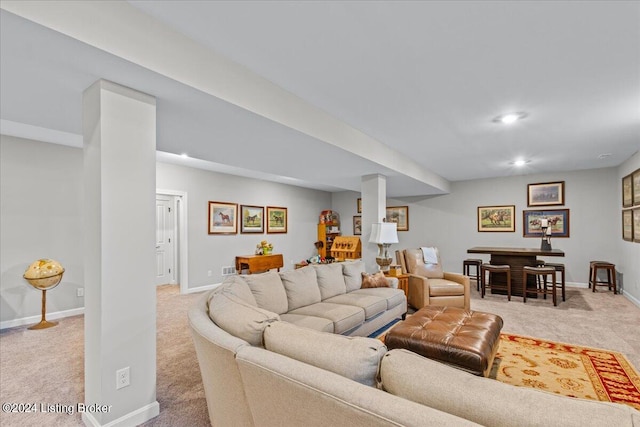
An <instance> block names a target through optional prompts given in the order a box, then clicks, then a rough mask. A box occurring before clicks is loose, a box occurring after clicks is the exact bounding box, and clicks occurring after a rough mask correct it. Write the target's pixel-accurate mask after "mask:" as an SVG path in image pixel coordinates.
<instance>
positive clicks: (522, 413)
mask: <svg viewBox="0 0 640 427" xmlns="http://www.w3.org/2000/svg"><path fill="white" fill-rule="evenodd" d="M335 265H340V266H341V267H340V268H341V269H342V271H343V273H342V275H341V277H340V279H342V280H343V282H344V290H345V292H343V293H337V294H334V293H335V292H336V290H340V291H341V290H342V289H343V288H342V286H343V285H342V283H343V282H341V281H340V280H339V279H338V276H337V275H336V274H335V273H336V272H337V271H338V268H337V267H335V266H331V267H330V266H321V267H305V268H304V269H301V270H303V271H300V270H296V271H292V272H283V273H281V274H277V273H266V274H263V275H251V276H242V277H234V278H233V279H232V280H229V281H227V282H226V283H224V284H223V285H222V286H220V287H219V288H217V289H215V290H213V291H211V292H208V293H207V294H206V295H204V296H203V297H202V298H201V299H200V300H199V301H198V304H197V305H196V306H194V307H193V308H192V309H191V310H190V311H189V324H190V327H191V331H192V335H193V339H194V344H195V348H196V352H197V355H198V362H199V365H200V370H201V374H202V380H203V383H204V390H205V394H206V399H207V406H208V411H209V418H210V421H211V425H213V426H224V427H227V426H311V427H313V426H318V427H320V426H322V427H325V426H363V427H364V426H366V427H371V426H429V425H437V426H454V425H455V426H466V425H478V424H480V425H490V426H516V425H517V426H550V425H562V426H563V427H571V426H575V427H578V426H580V427H583V426H602V425H616V426H634V425H635V426H640V412H638V411H635V410H633V409H632V408H630V407H627V406H623V405H618V404H612V403H604V402H596V401H587V400H580V399H572V398H567V397H561V396H557V395H553V394H549V393H545V392H542V391H538V390H533V389H526V388H520V387H513V386H509V385H506V384H502V383H500V382H497V381H495V380H491V379H486V378H481V377H476V376H474V375H471V374H468V373H466V372H463V371H460V370H457V369H455V368H452V367H449V366H446V365H444V364H440V363H438V362H434V361H431V360H428V359H425V358H423V357H421V356H419V355H417V354H414V353H411V352H408V351H406V350H392V351H387V349H386V347H385V346H384V344H383V343H382V342H381V341H379V340H377V339H373V338H366V337H363V336H355V335H368V334H369V331H374V330H376V329H378V328H379V326H378V325H379V324H380V323H384V322H387V320H388V319H393V318H394V316H401V315H403V314H404V312H405V310H406V299H405V298H404V294H403V293H402V291H398V290H397V289H392V288H380V289H378V288H376V289H356V282H357V281H356V280H355V278H356V277H357V275H356V274H355V272H356V271H358V270H361V269H362V265H361V264H357V263H353V264H345V265H341V264H335ZM325 267H329V268H328V269H327V270H324V269H323V268H325ZM347 273H349V274H347ZM314 275H315V276H314ZM313 277H315V278H316V280H315V281H313V280H312V278H313ZM329 277H331V280H332V281H333V280H336V281H337V282H338V283H337V284H336V283H333V282H331V283H330V281H329ZM277 278H279V279H280V282H278V280H276V279H277ZM351 279H353V281H352V282H351V283H347V282H348V281H349V280H351ZM313 286H316V288H317V289H316V290H313V291H309V289H307V287H313ZM348 290H350V291H348ZM318 293H319V294H320V297H319V301H318ZM400 294H401V298H400V300H401V301H400V302H399V303H397V302H396V300H395V298H398V297H397V296H396V295H400ZM283 295H284V297H285V298H286V300H285V299H283ZM350 295H353V296H352V297H351V296H350ZM336 297H338V298H336ZM369 297H376V298H369ZM380 301H385V304H386V309H385V311H382V312H379V311H380V309H381V307H382V306H383V305H384V304H382V303H381V302H380ZM345 302H349V303H350V304H345ZM351 304H354V305H351ZM343 306H344V307H352V308H344V307H343ZM290 308H291V309H290ZM278 312H280V313H278ZM345 334H346V335H345Z"/></svg>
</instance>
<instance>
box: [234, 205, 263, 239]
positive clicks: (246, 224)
mask: <svg viewBox="0 0 640 427" xmlns="http://www.w3.org/2000/svg"><path fill="white" fill-rule="evenodd" d="M240 218H241V224H242V225H241V226H240V232H241V233H264V208H263V207H262V206H248V205H241V206H240Z"/></svg>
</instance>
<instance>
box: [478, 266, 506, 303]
mask: <svg viewBox="0 0 640 427" xmlns="http://www.w3.org/2000/svg"><path fill="white" fill-rule="evenodd" d="M487 272H488V273H489V281H488V282H487V280H486V273H487ZM495 273H505V274H506V276H507V283H506V285H503V284H502V283H500V284H496V283H495V281H494V279H493V277H492V276H493V275H494V274H495ZM480 286H481V288H482V294H481V295H482V298H484V294H485V293H486V289H487V288H491V289H501V290H504V291H507V300H508V301H511V267H510V266H508V265H496V264H482V266H481V267H480Z"/></svg>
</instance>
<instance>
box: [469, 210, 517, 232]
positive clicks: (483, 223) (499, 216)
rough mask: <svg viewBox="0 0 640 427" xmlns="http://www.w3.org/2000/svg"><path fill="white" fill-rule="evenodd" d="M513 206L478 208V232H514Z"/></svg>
mask: <svg viewBox="0 0 640 427" xmlns="http://www.w3.org/2000/svg"><path fill="white" fill-rule="evenodd" d="M515 213H516V207H515V205H506V206H478V231H507V232H513V231H516V224H515V220H514V216H515Z"/></svg>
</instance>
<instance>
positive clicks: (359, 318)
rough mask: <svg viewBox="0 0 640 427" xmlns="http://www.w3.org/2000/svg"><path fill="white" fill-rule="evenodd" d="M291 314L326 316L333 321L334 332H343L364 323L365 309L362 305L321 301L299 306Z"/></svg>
mask: <svg viewBox="0 0 640 427" xmlns="http://www.w3.org/2000/svg"><path fill="white" fill-rule="evenodd" d="M289 314H304V315H307V316H315V317H324V318H325V319H329V320H331V321H332V322H333V332H334V333H335V334H342V333H344V332H347V331H349V330H351V329H353V328H356V327H358V326H360V325H361V324H363V323H364V310H363V309H362V308H360V307H355V306H352V305H344V304H332V303H328V302H319V303H316V304H312V305H308V306H306V307H301V308H298V309H297V310H293V311H291V312H289Z"/></svg>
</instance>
